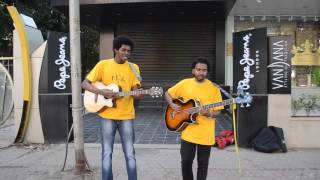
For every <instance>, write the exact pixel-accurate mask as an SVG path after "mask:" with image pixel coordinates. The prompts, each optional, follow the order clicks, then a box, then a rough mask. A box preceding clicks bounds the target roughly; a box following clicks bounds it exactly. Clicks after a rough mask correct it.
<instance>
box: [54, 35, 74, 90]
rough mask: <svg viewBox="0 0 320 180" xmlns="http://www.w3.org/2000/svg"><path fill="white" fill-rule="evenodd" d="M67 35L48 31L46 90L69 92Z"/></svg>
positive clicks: (68, 47)
mask: <svg viewBox="0 0 320 180" xmlns="http://www.w3.org/2000/svg"><path fill="white" fill-rule="evenodd" d="M69 41H70V39H69V35H68V34H67V33H61V32H52V31H51V32H50V34H49V38H48V86H49V87H48V91H49V92H50V93H68V92H70V89H71V88H70V83H71V82H70V77H71V76H70V65H71V64H70V46H69Z"/></svg>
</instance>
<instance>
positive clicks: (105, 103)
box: [83, 82, 163, 113]
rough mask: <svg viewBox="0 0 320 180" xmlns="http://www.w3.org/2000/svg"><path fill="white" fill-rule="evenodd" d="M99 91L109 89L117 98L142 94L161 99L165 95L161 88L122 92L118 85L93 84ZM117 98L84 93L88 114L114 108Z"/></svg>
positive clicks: (88, 92)
mask: <svg viewBox="0 0 320 180" xmlns="http://www.w3.org/2000/svg"><path fill="white" fill-rule="evenodd" d="M93 85H94V86H95V87H97V88H98V89H108V90H111V91H113V92H114V93H116V95H115V96H116V98H117V97H124V96H135V95H140V94H148V95H150V96H151V97H161V96H162V94H163V89H162V88H161V87H152V88H150V89H147V90H143V89H137V90H133V91H127V92H122V91H120V87H119V86H118V85H116V84H113V83H112V84H109V85H107V86H106V85H105V84H103V83H102V82H95V83H94V84H93ZM116 98H106V97H104V96H102V95H100V94H95V93H92V92H90V91H85V92H84V97H83V103H84V107H85V109H86V110H87V111H88V112H93V113H94V112H98V111H100V110H101V109H102V108H104V107H114V104H115V100H116Z"/></svg>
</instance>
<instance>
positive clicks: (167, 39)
mask: <svg viewBox="0 0 320 180" xmlns="http://www.w3.org/2000/svg"><path fill="white" fill-rule="evenodd" d="M115 33H116V35H120V34H127V35H129V36H130V37H131V38H132V39H133V41H134V43H135V45H134V50H133V53H132V55H131V59H130V60H131V61H132V62H134V63H137V64H138V65H139V67H140V69H141V75H142V78H143V84H144V85H145V86H151V85H158V86H162V87H165V88H166V87H169V86H172V85H173V84H175V83H177V82H178V81H180V80H182V79H183V78H187V77H191V69H190V65H191V63H192V62H193V61H194V60H195V59H196V58H198V57H200V56H201V57H205V58H207V59H208V60H209V62H210V66H211V67H210V73H209V75H208V78H209V79H211V80H215V34H216V33H215V24H214V22H156V23H152V22H138V23H137V22H134V23H133V22H130V23H119V24H117V26H116V31H115Z"/></svg>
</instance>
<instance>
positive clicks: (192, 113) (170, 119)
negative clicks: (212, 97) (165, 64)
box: [165, 93, 252, 132]
mask: <svg viewBox="0 0 320 180" xmlns="http://www.w3.org/2000/svg"><path fill="white" fill-rule="evenodd" d="M251 102H252V96H251V95H249V94H248V93H247V94H245V95H244V96H242V97H236V98H232V99H227V100H224V101H222V102H217V103H212V104H207V105H201V104H200V103H199V102H198V101H196V100H193V99H190V100H188V101H187V102H184V101H182V100H181V99H174V100H173V103H175V104H177V105H179V106H181V109H180V110H179V111H175V110H174V109H172V108H171V107H170V106H169V105H168V106H167V108H166V112H165V122H166V126H167V128H168V129H169V130H170V131H176V132H181V131H182V130H184V129H185V128H186V127H187V126H188V125H189V124H197V121H196V118H197V116H198V115H199V112H200V111H201V110H208V109H210V108H214V107H219V106H226V105H230V104H232V103H240V104H242V105H243V104H244V103H246V104H247V107H248V106H250V104H249V103H251ZM242 105H241V106H242Z"/></svg>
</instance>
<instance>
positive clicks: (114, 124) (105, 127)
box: [100, 118, 137, 180]
mask: <svg viewBox="0 0 320 180" xmlns="http://www.w3.org/2000/svg"><path fill="white" fill-rule="evenodd" d="M100 122H101V145H102V180H112V179H113V174H112V152H113V144H114V138H115V135H116V130H117V129H118V132H119V134H120V137H121V143H122V150H123V153H124V156H125V160H126V167H127V174H128V179H129V180H136V179H137V167H136V158H135V151H134V147H133V143H134V127H133V120H110V119H104V118H100Z"/></svg>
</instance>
